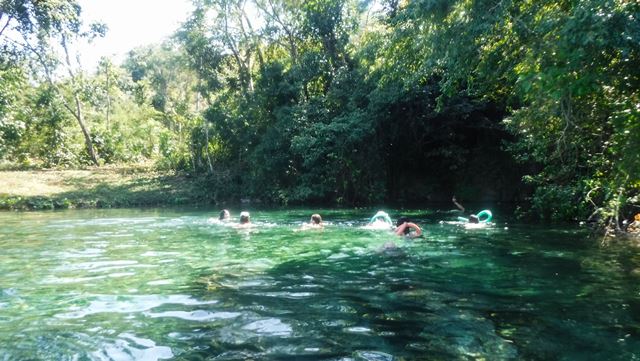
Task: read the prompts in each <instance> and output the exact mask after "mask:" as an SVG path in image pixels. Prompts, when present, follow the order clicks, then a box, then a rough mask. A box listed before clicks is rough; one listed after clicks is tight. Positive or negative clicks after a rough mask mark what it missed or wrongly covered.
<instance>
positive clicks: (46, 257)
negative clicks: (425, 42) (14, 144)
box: [0, 209, 640, 360]
mask: <svg viewBox="0 0 640 361" xmlns="http://www.w3.org/2000/svg"><path fill="white" fill-rule="evenodd" d="M315 212H317V210H304V209H296V210H269V211H253V212H252V220H253V222H254V224H255V225H256V226H255V227H253V228H251V229H236V228H234V227H230V226H228V225H220V224H216V223H215V222H211V220H210V219H209V218H210V217H216V215H217V212H215V211H209V212H206V211H203V210H178V209H161V210H158V209H151V210H149V209H146V210H136V209H126V210H70V211H62V212H33V213H10V212H5V213H0V360H27V359H28V360H163V359H176V360H247V359H252V360H271V359H275V360H415V359H419V360H637V359H640V282H639V281H640V278H638V277H634V274H635V273H640V272H634V271H633V270H634V269H637V268H638V267H640V257H639V256H637V255H636V251H637V250H634V249H630V248H628V247H619V246H609V247H607V248H603V247H602V246H600V244H599V242H598V241H597V240H589V238H588V232H587V230H585V229H581V228H578V227H576V228H569V227H560V228H549V227H542V226H535V227H533V226H526V225H520V224H506V223H505V222H501V220H500V216H499V215H497V216H496V217H495V219H494V220H495V221H496V224H494V225H493V226H491V227H487V228H482V229H467V228H465V227H463V226H461V225H459V224H455V223H448V222H444V223H441V222H439V220H444V221H446V220H450V219H451V220H452V219H455V217H452V216H450V215H449V214H446V213H434V212H432V211H429V210H414V211H412V212H409V214H411V215H412V216H413V217H414V219H415V220H416V221H417V222H418V223H420V224H421V225H422V226H423V228H424V231H425V236H424V237H423V238H421V239H417V240H409V239H405V238H402V237H397V236H395V235H393V234H392V233H390V232H387V231H371V230H366V229H362V228H360V226H362V225H364V224H365V223H366V221H367V219H368V218H369V217H370V216H371V215H372V214H373V213H374V212H375V210H371V209H369V210H329V209H326V210H320V213H321V214H322V216H323V218H324V220H325V221H326V222H328V224H327V226H326V227H325V228H324V230H306V231H301V230H300V225H301V224H302V222H306V221H307V220H308V218H309V216H310V215H311V213H315ZM389 212H390V213H391V215H392V217H393V218H396V217H398V215H399V212H397V211H393V210H391V211H389ZM232 214H233V215H235V216H236V217H237V214H238V212H237V210H235V211H234V210H232Z"/></svg>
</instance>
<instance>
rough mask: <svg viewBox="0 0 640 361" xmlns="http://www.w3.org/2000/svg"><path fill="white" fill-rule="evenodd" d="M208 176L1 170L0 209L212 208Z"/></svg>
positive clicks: (139, 170)
mask: <svg viewBox="0 0 640 361" xmlns="http://www.w3.org/2000/svg"><path fill="white" fill-rule="evenodd" d="M212 202H213V201H212V197H211V196H210V195H209V194H208V193H207V191H206V179H205V178H204V177H191V176H187V175H183V174H177V173H175V172H171V171H157V170H154V169H152V168H147V167H101V168H89V169H83V170H32V171H0V209H2V210H43V209H66V208H117V207H136V206H141V207H146V206H156V207H158V206H159V207H161V206H175V205H205V204H210V203H212Z"/></svg>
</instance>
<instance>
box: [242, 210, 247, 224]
mask: <svg viewBox="0 0 640 361" xmlns="http://www.w3.org/2000/svg"><path fill="white" fill-rule="evenodd" d="M244 223H249V212H242V213H240V224H244Z"/></svg>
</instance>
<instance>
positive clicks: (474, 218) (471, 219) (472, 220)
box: [469, 214, 480, 223]
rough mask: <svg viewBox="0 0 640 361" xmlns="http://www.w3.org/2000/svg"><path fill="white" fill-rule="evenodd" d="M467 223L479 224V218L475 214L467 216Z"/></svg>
mask: <svg viewBox="0 0 640 361" xmlns="http://www.w3.org/2000/svg"><path fill="white" fill-rule="evenodd" d="M469 223H480V218H478V216H476V215H475V214H472V215H470V216H469Z"/></svg>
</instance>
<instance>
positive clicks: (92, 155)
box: [71, 94, 100, 166]
mask: <svg viewBox="0 0 640 361" xmlns="http://www.w3.org/2000/svg"><path fill="white" fill-rule="evenodd" d="M73 100H74V101H75V103H76V109H75V112H71V113H72V114H73V116H74V117H75V118H76V120H77V121H78V124H79V125H80V129H81V130H82V135H84V144H85V145H86V147H87V153H89V157H90V158H91V162H92V163H93V164H94V165H95V166H100V164H99V163H98V157H97V156H96V152H95V149H94V148H93V141H92V140H91V133H90V132H89V129H88V128H87V126H86V125H85V123H84V117H83V114H82V104H81V103H80V98H79V97H78V95H77V94H74V95H73Z"/></svg>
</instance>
